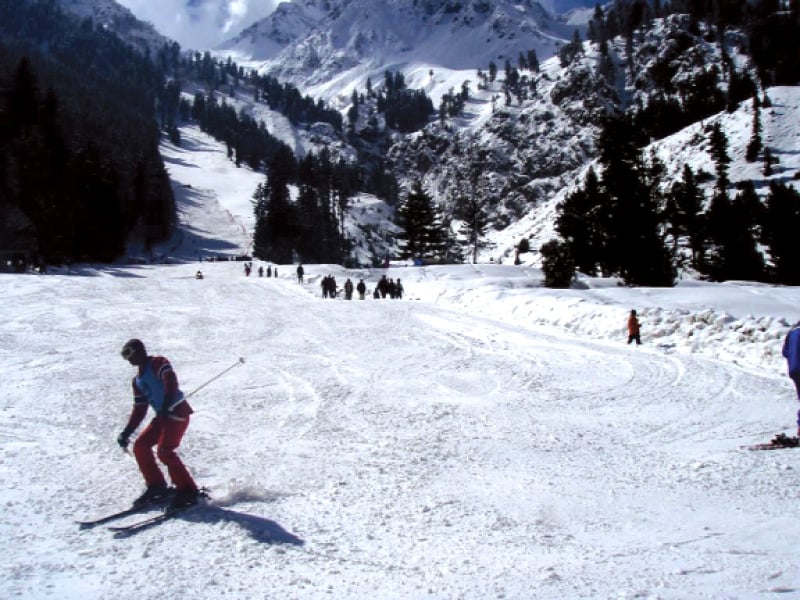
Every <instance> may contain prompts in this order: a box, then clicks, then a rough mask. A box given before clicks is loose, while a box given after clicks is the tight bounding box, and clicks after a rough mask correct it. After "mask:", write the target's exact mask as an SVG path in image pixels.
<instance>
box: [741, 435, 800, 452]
mask: <svg viewBox="0 0 800 600" xmlns="http://www.w3.org/2000/svg"><path fill="white" fill-rule="evenodd" d="M798 446H800V438H796V437H791V436H788V435H786V434H785V433H779V434H777V435H776V436H775V437H774V438H772V439H771V440H770V441H769V442H767V443H765V444H754V445H752V446H745V447H746V448H747V449H748V450H783V449H784V448H797V447H798Z"/></svg>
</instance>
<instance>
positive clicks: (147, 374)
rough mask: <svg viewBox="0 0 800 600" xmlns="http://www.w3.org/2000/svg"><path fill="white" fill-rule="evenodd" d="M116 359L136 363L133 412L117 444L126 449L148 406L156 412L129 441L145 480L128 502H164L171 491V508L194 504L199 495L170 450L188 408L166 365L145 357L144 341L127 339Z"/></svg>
mask: <svg viewBox="0 0 800 600" xmlns="http://www.w3.org/2000/svg"><path fill="white" fill-rule="evenodd" d="M122 357H123V358H125V359H126V360H127V361H128V362H130V363H131V364H132V365H134V366H135V367H138V374H137V375H136V377H134V378H133V410H132V411H131V414H130V417H129V418H128V424H127V425H126V426H125V429H123V430H122V433H120V434H119V436H118V437H117V443H118V444H119V445H120V446H121V447H122V448H123V449H127V447H128V444H129V443H130V437H131V434H132V433H133V432H134V431H135V430H136V428H137V427H138V426H139V424H140V423H141V422H142V421H143V420H144V417H145V415H146V414H147V406H148V404H149V405H150V406H152V407H153V410H154V411H155V412H156V416H155V418H154V419H153V420H152V421H150V423H149V424H148V425H147V427H145V428H144V430H143V431H142V432H141V433H140V434H139V437H137V438H136V441H135V442H134V444H133V454H134V456H135V457H136V462H137V463H138V465H139V470H140V471H141V472H142V476H143V477H144V481H145V483H146V484H147V489H146V490H145V492H144V493H143V494H142V495H141V496H139V497H138V498H137V499H136V500H134V502H133V504H134V506H139V505H143V504H147V503H151V502H164V501H166V500H167V499H168V498H169V497H170V496H173V494H174V496H173V498H172V503H171V506H172V507H173V508H177V507H180V506H189V505H192V504H196V503H197V499H198V496H199V491H198V489H197V485H196V484H195V482H194V479H192V476H191V475H190V474H189V471H188V470H187V469H186V467H185V466H184V464H183V462H181V459H180V458H179V457H178V454H177V453H176V452H175V450H176V449H177V448H178V446H179V445H180V443H181V438H183V434H184V433H186V428H187V427H189V416H190V415H191V414H192V412H193V411H192V407H191V406H189V403H188V402H187V401H186V399H185V398H184V396H183V392H181V390H180V388H179V387H178V378H177V376H176V375H175V371H173V370H172V365H170V363H169V361H168V360H167V359H166V358H164V357H163V356H148V355H147V351H146V350H145V347H144V344H143V343H142V342H141V341H140V340H137V339H132V340H128V342H127V343H126V344H125V346H123V348H122ZM154 446H156V447H157V454H158V458H159V460H160V461H161V462H162V463H164V465H166V467H167V471H168V472H169V477H170V479H171V480H172V483H173V484H174V486H175V489H174V490H172V489H170V488H169V487H168V486H167V483H166V481H165V479H164V474H163V473H162V472H161V469H160V468H159V467H158V464H157V463H156V459H155V456H153V447H154Z"/></svg>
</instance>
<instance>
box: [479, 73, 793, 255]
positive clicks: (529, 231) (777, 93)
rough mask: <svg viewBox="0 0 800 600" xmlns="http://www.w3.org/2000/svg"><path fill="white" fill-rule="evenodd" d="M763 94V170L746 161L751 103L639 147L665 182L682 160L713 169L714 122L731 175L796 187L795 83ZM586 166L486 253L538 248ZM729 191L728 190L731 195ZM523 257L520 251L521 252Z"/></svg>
mask: <svg viewBox="0 0 800 600" xmlns="http://www.w3.org/2000/svg"><path fill="white" fill-rule="evenodd" d="M766 95H767V96H768V97H769V99H770V101H771V102H772V106H771V107H769V108H762V109H761V122H762V128H763V132H762V138H763V140H764V145H765V146H768V147H769V148H770V150H771V151H772V152H773V153H774V155H775V156H776V157H777V158H778V160H779V161H780V162H779V163H778V164H777V165H775V168H774V170H773V173H772V174H771V175H769V176H766V175H764V173H763V168H764V163H763V161H761V160H759V161H756V162H747V160H746V159H745V151H746V148H747V144H748V142H749V141H750V139H751V136H752V127H753V107H752V103H750V102H746V103H743V104H741V105H740V106H739V107H738V109H737V110H735V111H733V112H731V113H728V112H722V113H720V114H718V115H715V116H714V117H712V118H710V119H708V120H706V121H702V122H698V123H695V124H693V125H691V126H689V127H686V128H685V129H683V130H681V131H680V132H678V133H676V134H674V135H671V136H669V137H667V138H665V139H663V140H659V141H657V142H654V143H652V144H651V145H650V146H648V147H647V148H645V149H644V152H645V154H650V153H651V152H655V153H656V155H657V156H658V157H659V159H660V160H661V161H662V162H663V163H664V165H665V167H666V169H667V173H666V175H665V185H671V183H672V182H674V181H676V180H678V179H679V178H680V174H681V171H682V170H683V166H684V165H686V164H688V165H689V166H690V167H691V168H692V170H693V171H694V172H695V173H701V172H703V173H707V174H709V175H712V176H713V175H714V174H715V173H716V167H715V166H714V162H713V159H712V156H711V154H710V152H709V150H710V146H709V141H708V140H709V136H708V131H707V128H708V127H709V126H711V125H713V124H714V123H716V122H718V123H719V124H720V126H721V128H722V131H723V132H724V133H725V135H726V137H727V138H728V143H729V146H728V154H729V156H730V158H731V163H730V167H729V173H730V178H731V181H732V182H733V183H734V184H735V183H736V182H738V181H746V180H752V181H753V182H754V183H755V186H756V191H757V192H758V193H759V194H760V195H762V196H764V195H766V194H767V193H768V192H769V182H770V181H779V182H782V183H785V184H789V185H793V186H795V187H797V188H798V189H800V184H798V178H797V176H798V173H800V155H799V154H798V152H797V149H798V147H800V130H799V129H798V127H797V124H798V123H800V88H798V87H775V88H769V89H767V90H766ZM590 166H593V167H594V168H595V169H596V170H598V169H599V167H598V166H597V163H596V161H593V162H591V163H589V164H587V165H586V166H585V167H583V168H582V169H581V170H580V171H579V172H577V173H576V176H575V178H574V179H573V180H571V181H572V182H571V183H570V184H568V185H565V186H564V187H563V188H562V189H561V190H559V191H558V192H557V193H555V194H554V195H553V196H552V198H551V199H549V200H548V201H547V202H546V203H545V204H543V205H542V206H540V207H539V208H538V209H537V210H536V211H532V212H531V213H529V214H528V215H526V216H524V217H523V218H521V219H520V220H519V221H517V222H516V223H514V224H513V225H512V226H510V227H508V228H507V229H506V230H504V231H502V232H498V233H497V234H496V235H495V236H494V237H493V240H494V242H495V244H496V247H495V248H494V249H493V250H491V251H490V252H489V253H486V254H485V256H484V259H485V258H487V257H488V256H490V255H492V256H498V255H499V256H504V257H511V258H513V256H514V249H515V247H516V245H517V244H518V243H519V241H520V240H521V239H522V238H526V237H527V238H529V239H530V242H531V247H532V248H539V247H541V245H542V244H543V243H545V242H547V241H549V240H550V239H552V238H554V237H556V235H557V234H556V233H555V231H554V229H553V224H554V221H555V218H556V214H557V213H556V206H557V204H558V203H559V202H561V201H563V199H564V197H565V196H566V195H567V194H569V193H570V192H572V191H574V190H575V187H576V186H577V185H583V181H584V178H585V173H586V171H587V170H588V169H589V167H590ZM713 185H714V177H710V178H709V180H708V181H706V183H705V184H704V187H705V188H706V190H707V191H708V193H707V196H708V197H710V189H711V188H712V187H713ZM734 194H735V191H734V190H732V191H731V195H734ZM523 259H526V256H525V255H523ZM527 259H528V260H531V261H532V263H531V264H539V262H540V257H538V256H536V255H530V256H528V257H527ZM506 260H507V258H506Z"/></svg>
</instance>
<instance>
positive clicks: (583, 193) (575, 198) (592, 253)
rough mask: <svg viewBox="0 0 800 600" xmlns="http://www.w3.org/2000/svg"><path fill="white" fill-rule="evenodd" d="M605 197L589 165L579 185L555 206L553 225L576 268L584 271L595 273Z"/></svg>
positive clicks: (588, 273) (600, 245)
mask: <svg viewBox="0 0 800 600" xmlns="http://www.w3.org/2000/svg"><path fill="white" fill-rule="evenodd" d="M606 201H607V199H606V197H605V195H604V193H603V191H602V190H601V189H600V182H599V180H598V178H597V174H596V173H595V171H594V169H593V168H592V167H589V171H588V172H587V173H586V178H585V179H584V185H583V188H581V189H578V190H577V191H575V192H573V193H571V194H569V195H567V196H566V198H565V199H564V201H563V202H561V203H560V204H559V205H558V207H557V210H558V216H557V217H556V223H555V229H556V231H557V232H558V234H559V235H560V236H561V238H562V239H563V240H564V244H566V246H567V248H568V250H569V254H570V256H571V257H572V260H573V261H574V263H575V266H576V268H577V269H578V270H579V271H581V272H582V273H586V274H587V275H594V274H595V273H596V271H597V267H598V260H599V259H600V257H601V256H602V252H603V250H602V240H601V235H600V231H599V228H600V223H599V213H600V211H601V210H602V208H603V206H604V205H605V204H606Z"/></svg>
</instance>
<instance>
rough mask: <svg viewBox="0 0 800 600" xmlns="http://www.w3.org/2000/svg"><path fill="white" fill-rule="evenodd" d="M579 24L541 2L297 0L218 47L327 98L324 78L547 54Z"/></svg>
mask: <svg viewBox="0 0 800 600" xmlns="http://www.w3.org/2000/svg"><path fill="white" fill-rule="evenodd" d="M574 28H575V26H574V25H567V24H566V23H565V22H563V21H560V20H559V19H557V18H556V17H554V16H553V15H552V14H551V13H549V12H548V11H547V10H545V8H543V7H542V5H541V3H539V2H536V1H534V0H521V1H511V0H480V1H479V0H472V1H470V2H456V1H453V0H425V1H419V0H389V1H386V2H381V3H375V2H371V1H369V0H293V1H291V2H284V3H281V4H280V5H279V6H278V8H277V9H276V10H275V12H274V13H273V14H272V15H270V16H269V17H267V18H266V19H264V20H262V21H260V22H258V23H256V24H254V25H252V26H251V27H249V28H247V29H246V30H245V31H243V32H242V33H241V34H239V35H238V36H236V37H235V38H233V39H231V40H229V41H228V42H227V43H225V44H223V45H222V46H221V47H220V48H218V51H220V52H222V53H224V54H231V55H232V56H233V57H234V58H235V59H236V60H238V61H239V62H247V63H249V64H251V65H253V66H256V67H257V68H258V69H259V70H260V71H262V72H265V73H269V74H271V75H274V76H276V77H278V78H279V79H281V80H285V81H289V82H291V83H294V84H295V85H298V86H299V87H301V88H303V89H306V90H309V91H311V92H316V93H317V94H316V95H322V96H323V97H324V95H325V94H324V89H326V86H325V85H324V84H329V83H331V82H333V81H336V82H339V85H340V86H341V84H342V82H345V81H346V82H359V81H361V82H363V81H365V80H366V77H368V76H371V77H372V78H373V79H375V78H376V77H380V76H382V74H383V72H384V71H385V70H386V69H393V70H395V69H396V70H405V69H410V68H413V67H414V66H416V65H425V66H426V67H430V68H433V69H438V68H444V69H450V70H466V69H471V70H474V69H477V68H486V67H487V66H488V65H489V63H490V62H491V61H495V62H496V63H499V64H500V65H501V66H502V64H503V62H504V61H505V60H506V59H508V60H512V61H516V59H517V57H518V56H519V54H520V53H521V52H523V53H524V52H528V51H529V50H535V51H536V53H537V54H538V55H540V56H544V57H548V56H551V55H552V54H553V53H554V51H555V50H556V48H557V47H558V46H559V45H561V44H563V43H564V42H565V41H566V40H567V39H569V37H570V36H571V35H572V32H573V30H574ZM328 89H329V88H328ZM334 97H335V96H333V95H330V96H329V97H327V98H324V99H326V100H330V99H331V98H334Z"/></svg>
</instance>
